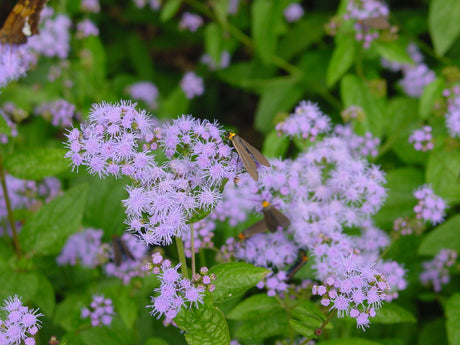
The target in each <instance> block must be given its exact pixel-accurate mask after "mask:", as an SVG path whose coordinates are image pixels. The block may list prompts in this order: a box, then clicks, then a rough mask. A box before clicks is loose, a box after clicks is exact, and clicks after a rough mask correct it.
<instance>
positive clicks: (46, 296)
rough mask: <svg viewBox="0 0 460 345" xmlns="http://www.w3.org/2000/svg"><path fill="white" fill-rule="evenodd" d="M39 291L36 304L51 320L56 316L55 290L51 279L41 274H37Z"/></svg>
mask: <svg viewBox="0 0 460 345" xmlns="http://www.w3.org/2000/svg"><path fill="white" fill-rule="evenodd" d="M35 276H36V277H37V285H38V287H39V288H38V289H37V292H36V293H35V296H34V302H35V304H36V305H38V306H39V307H40V310H41V311H42V312H43V313H44V314H45V315H46V317H48V318H51V317H52V316H53V314H54V307H55V306H56V296H55V294H54V288H53V285H52V284H51V282H50V281H49V279H48V278H47V277H46V276H45V275H43V274H42V273H40V272H36V273H35Z"/></svg>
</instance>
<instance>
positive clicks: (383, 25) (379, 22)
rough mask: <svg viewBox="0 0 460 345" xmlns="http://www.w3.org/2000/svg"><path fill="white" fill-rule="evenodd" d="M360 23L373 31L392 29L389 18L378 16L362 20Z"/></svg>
mask: <svg viewBox="0 0 460 345" xmlns="http://www.w3.org/2000/svg"><path fill="white" fill-rule="evenodd" d="M359 22H360V23H362V24H364V25H366V26H369V27H371V28H373V29H382V30H384V29H388V28H389V27H390V22H389V21H388V17H387V16H378V17H372V18H367V19H364V20H360V21H359Z"/></svg>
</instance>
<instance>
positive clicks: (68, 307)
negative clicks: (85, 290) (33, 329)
mask: <svg viewBox="0 0 460 345" xmlns="http://www.w3.org/2000/svg"><path fill="white" fill-rule="evenodd" d="M84 300H85V299H84V297H83V296H82V295H69V296H67V297H66V298H65V299H64V300H63V301H61V302H60V303H59V304H58V305H57V306H56V313H55V315H54V319H53V323H54V324H55V325H57V326H60V327H62V328H64V329H65V330H66V331H71V330H74V329H76V328H77V327H78V326H79V325H80V324H81V322H82V320H81V317H80V314H81V309H82V308H84V307H85V304H84Z"/></svg>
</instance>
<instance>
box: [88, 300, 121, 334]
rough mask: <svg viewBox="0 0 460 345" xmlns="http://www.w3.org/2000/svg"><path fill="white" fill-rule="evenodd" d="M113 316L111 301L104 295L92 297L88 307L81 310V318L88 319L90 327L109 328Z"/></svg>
mask: <svg viewBox="0 0 460 345" xmlns="http://www.w3.org/2000/svg"><path fill="white" fill-rule="evenodd" d="M115 315H116V313H115V311H114V307H113V302H112V300H111V299H110V298H105V297H104V295H93V300H92V301H91V304H90V305H89V307H86V308H83V309H82V310H81V318H82V319H86V318H90V320H91V326H92V327H102V326H110V324H111V323H112V319H113V317H114V316H115Z"/></svg>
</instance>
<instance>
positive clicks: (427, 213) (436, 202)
mask: <svg viewBox="0 0 460 345" xmlns="http://www.w3.org/2000/svg"><path fill="white" fill-rule="evenodd" d="M414 196H415V198H416V199H417V200H418V203H417V205H416V206H415V207H414V212H415V213H416V217H417V219H423V220H424V221H425V222H431V223H432V224H433V225H436V224H439V223H442V222H443V220H444V216H445V210H446V208H447V205H446V203H445V201H444V200H443V199H442V198H441V197H439V196H437V195H436V194H434V191H433V190H432V189H431V188H430V187H429V186H427V185H423V186H420V187H419V188H418V189H417V190H416V191H415V192H414Z"/></svg>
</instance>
